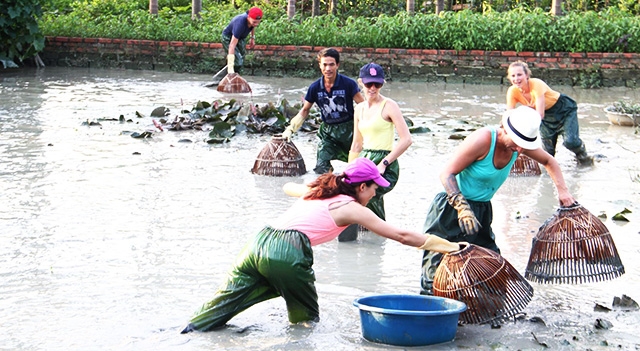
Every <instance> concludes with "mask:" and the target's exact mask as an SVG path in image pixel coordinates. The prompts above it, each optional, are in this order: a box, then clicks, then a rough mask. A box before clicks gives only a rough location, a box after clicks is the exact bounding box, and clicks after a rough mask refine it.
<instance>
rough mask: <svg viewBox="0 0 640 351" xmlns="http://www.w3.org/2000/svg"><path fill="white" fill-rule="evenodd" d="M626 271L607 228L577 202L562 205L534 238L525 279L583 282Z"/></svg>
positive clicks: (606, 277)
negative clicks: (565, 205) (571, 204)
mask: <svg viewBox="0 0 640 351" xmlns="http://www.w3.org/2000/svg"><path fill="white" fill-rule="evenodd" d="M623 274H624V266H623V265H622V262H621V261H620V256H619V255H618V250H617V249H616V246H615V244H614V242H613V239H612V238H611V234H610V233H609V230H608V229H607V227H606V226H605V225H604V223H602V221H600V219H598V217H596V216H594V215H593V214H592V213H591V212H589V211H588V210H587V209H586V208H584V207H582V206H581V205H579V204H578V203H575V204H574V205H573V206H570V207H563V208H559V209H558V210H557V211H556V213H555V214H554V215H553V216H551V218H549V219H548V220H547V221H546V222H544V223H543V224H542V226H541V227H540V229H539V230H538V233H537V234H536V236H535V237H534V238H533V245H532V247H531V254H530V255H529V262H528V264H527V269H526V271H525V275H524V276H525V278H527V279H528V280H531V281H534V282H537V283H559V284H563V283H570V284H576V283H577V284H580V283H588V282H597V281H602V280H609V279H614V278H617V277H619V276H621V275H623Z"/></svg>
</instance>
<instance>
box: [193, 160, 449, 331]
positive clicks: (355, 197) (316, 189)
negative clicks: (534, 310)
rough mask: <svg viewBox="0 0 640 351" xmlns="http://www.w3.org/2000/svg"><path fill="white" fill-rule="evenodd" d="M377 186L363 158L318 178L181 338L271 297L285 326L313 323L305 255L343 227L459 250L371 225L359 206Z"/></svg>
mask: <svg viewBox="0 0 640 351" xmlns="http://www.w3.org/2000/svg"><path fill="white" fill-rule="evenodd" d="M379 186H382V187H386V186H389V182H388V181H386V180H385V179H384V178H383V177H382V176H381V175H380V171H379V170H378V168H377V167H376V164H375V163H373V161H371V160H369V159H366V158H358V159H356V160H354V161H353V162H351V163H349V164H348V165H347V167H346V168H345V170H344V172H343V173H342V174H338V175H336V174H333V173H325V174H323V175H321V176H320V177H318V178H317V179H316V180H315V181H313V182H312V183H311V184H309V190H308V191H307V193H306V194H304V196H303V197H301V198H300V199H299V200H298V201H297V202H296V203H295V204H294V205H293V206H292V207H291V208H289V209H288V210H287V211H286V212H285V213H284V214H282V215H281V216H280V217H278V218H277V219H275V220H274V221H273V222H272V223H271V224H270V225H268V226H266V227H265V228H264V229H262V230H261V231H260V232H259V233H258V234H257V235H256V236H255V237H254V238H253V239H252V240H251V241H250V242H249V243H248V244H247V246H246V247H245V248H244V249H243V250H242V252H241V253H240V256H239V258H238V260H237V262H238V263H236V265H235V266H234V267H233V268H232V270H231V271H230V273H229V277H228V279H227V282H226V283H225V284H223V285H222V287H221V288H220V289H219V290H218V291H217V292H216V294H215V296H214V297H213V299H212V300H211V301H209V302H207V303H205V304H204V305H203V306H202V307H201V308H200V309H199V310H198V311H196V313H195V314H194V316H193V317H192V318H191V320H190V323H189V324H188V325H187V327H186V328H184V330H183V331H182V333H183V334H184V333H188V332H190V331H193V330H199V331H209V330H212V329H215V328H217V327H221V326H223V325H224V324H225V323H226V322H227V321H229V320H230V319H231V318H232V317H233V316H235V315H237V314H238V313H240V312H242V311H244V310H246V309H247V308H249V307H251V306H253V305H255V304H257V303H259V302H262V301H265V300H268V299H272V298H274V297H278V296H282V297H283V298H284V299H285V301H286V304H287V311H288V314H289V321H290V322H291V323H298V322H304V321H318V320H319V308H318V294H317V292H316V288H315V284H314V282H315V280H316V279H315V274H314V272H313V268H312V265H313V250H312V249H311V247H312V246H314V245H318V244H322V243H325V242H328V241H331V240H333V239H335V238H336V237H337V236H338V235H339V234H340V232H342V230H344V228H346V227H347V226H348V225H350V224H359V225H362V226H364V227H366V228H367V229H369V230H371V231H372V232H374V233H376V234H378V235H380V236H383V237H385V238H389V239H393V240H396V241H398V242H400V243H402V244H405V245H408V246H413V247H417V248H419V249H421V250H431V251H437V252H442V253H447V252H452V251H457V250H459V244H458V243H452V242H449V241H447V240H445V239H441V238H439V237H436V236H434V235H429V234H426V235H425V234H420V233H418V232H413V231H409V230H406V229H402V228H399V227H395V226H393V225H391V224H389V223H387V222H385V221H383V220H381V219H380V218H378V216H376V215H375V214H374V213H373V212H372V211H371V210H370V209H368V208H367V207H365V206H366V204H367V203H368V202H369V200H370V199H371V198H372V197H373V196H374V195H375V193H376V189H377V188H378V187H379Z"/></svg>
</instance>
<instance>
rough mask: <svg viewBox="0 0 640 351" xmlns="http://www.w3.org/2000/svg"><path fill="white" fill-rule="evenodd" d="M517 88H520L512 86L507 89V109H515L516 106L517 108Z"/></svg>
mask: <svg viewBox="0 0 640 351" xmlns="http://www.w3.org/2000/svg"><path fill="white" fill-rule="evenodd" d="M515 89H518V88H517V87H516V86H511V87H509V90H507V110H513V109H514V108H516V104H517V103H518V101H517V100H516V97H515V96H514V94H515Z"/></svg>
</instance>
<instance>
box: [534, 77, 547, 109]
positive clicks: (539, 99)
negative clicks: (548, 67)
mask: <svg viewBox="0 0 640 351" xmlns="http://www.w3.org/2000/svg"><path fill="white" fill-rule="evenodd" d="M536 82H538V81H536ZM546 90H547V88H546V84H535V85H534V87H533V89H532V90H531V96H532V97H535V99H536V111H538V114H539V115H540V118H544V111H545V109H546V105H545V101H544V93H545V92H546Z"/></svg>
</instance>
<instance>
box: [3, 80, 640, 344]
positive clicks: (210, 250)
mask: <svg viewBox="0 0 640 351" xmlns="http://www.w3.org/2000/svg"><path fill="white" fill-rule="evenodd" d="M209 78H210V77H208V76H201V75H187V74H175V73H158V72H144V71H118V70H112V71H103V70H86V69H63V68H46V69H44V70H40V71H36V70H26V71H20V72H11V73H7V72H2V71H0V194H1V198H0V199H1V200H0V218H1V219H2V221H1V222H0V238H2V245H0V323H1V325H2V328H3V333H2V336H1V337H0V340H1V342H0V349H3V350H5V349H6V350H221V349H225V350H246V349H256V350H303V349H304V350H327V349H332V350H382V349H389V347H388V346H385V345H376V344H373V343H369V342H367V341H364V340H363V339H362V337H361V332H360V324H359V323H360V322H359V317H358V312H357V309H356V308H355V307H354V306H353V305H352V302H353V300H354V299H355V298H357V297H361V296H363V295H368V294H375V293H409V294H415V293H417V292H418V289H419V277H420V260H421V253H420V252H419V251H418V250H415V249H411V248H408V247H406V246H402V245H400V244H398V243H395V242H392V241H388V240H384V239H381V238H379V237H376V236H374V235H363V236H361V237H360V238H359V240H358V241H357V242H355V243H338V242H337V241H335V242H331V243H328V244H325V245H322V246H319V247H316V248H315V249H314V252H315V262H316V263H315V266H314V268H315V271H316V275H317V288H318V292H319V296H320V297H319V298H320V301H319V302H320V308H321V322H320V323H318V324H317V325H316V326H314V327H313V328H307V327H304V326H289V325H288V322H287V318H286V309H285V306H284V302H283V300H282V299H274V300H271V301H269V302H266V303H263V304H259V305H257V306H255V307H252V308H251V309H249V310H247V311H245V312H243V313H242V314H240V315H239V316H237V317H236V318H234V319H232V321H231V323H230V325H229V327H228V328H225V329H223V330H220V331H216V332H210V333H191V334H188V335H180V334H179V331H180V330H181V327H183V326H184V325H185V323H186V322H187V320H188V318H189V317H190V315H191V314H192V312H193V311H194V310H195V309H196V308H197V307H198V306H199V305H200V304H202V303H203V302H204V301H206V300H207V299H209V298H210V297H211V296H212V294H213V293H214V291H215V289H216V287H217V286H218V284H220V283H221V282H222V280H223V278H224V276H225V274H226V271H227V269H228V268H229V267H230V265H231V263H232V262H233V260H234V259H235V256H236V254H237V253H238V252H239V250H240V249H241V248H242V246H243V245H244V243H245V241H246V239H247V237H249V236H250V235H253V234H254V233H255V232H256V231H258V230H259V229H260V228H261V227H262V226H263V225H264V224H265V223H266V222H267V220H268V219H269V218H271V217H272V216H274V215H276V214H277V213H279V212H281V211H283V210H284V209H285V208H286V207H288V206H289V205H290V204H291V203H292V202H293V201H294V199H292V198H289V197H287V196H285V195H284V194H283V192H282V190H281V186H282V185H283V184H284V183H286V182H288V181H292V180H293V181H298V182H303V181H308V180H311V179H313V178H314V177H315V175H314V174H313V173H312V172H309V173H307V174H306V175H304V176H302V177H299V178H272V177H263V176H256V175H253V174H251V173H250V171H249V170H250V169H251V167H252V166H253V162H254V160H255V157H256V156H257V154H258V152H259V151H260V149H261V148H262V146H264V144H265V143H266V142H267V140H268V137H267V136H261V135H244V134H243V135H239V136H236V137H234V138H233V139H232V140H231V142H229V143H227V144H223V145H209V144H206V143H205V142H204V140H205V139H206V133H205V132H195V131H184V132H168V131H165V132H162V133H161V132H155V133H154V135H153V138H152V139H145V140H140V139H134V138H131V137H130V135H129V134H128V132H130V131H137V132H143V131H145V130H153V124H152V121H151V119H150V118H148V117H147V118H136V117H135V116H134V114H135V111H140V112H141V113H142V114H144V115H147V116H148V115H149V114H150V112H151V111H152V110H153V109H154V108H155V107H157V106H161V105H164V106H167V107H169V108H170V109H171V111H172V113H173V114H177V113H178V112H179V111H180V110H181V109H191V107H192V106H193V105H194V104H195V103H196V102H197V101H198V100H205V101H213V100H215V99H218V98H222V99H228V98H229V97H228V96H222V95H221V94H220V93H218V92H217V91H215V90H214V89H210V88H206V87H204V86H203V84H204V83H207V80H208V79H209ZM249 78H250V79H249V80H250V82H251V84H252V87H253V89H254V94H253V96H236V98H238V99H243V100H252V101H253V102H254V103H265V102H274V101H276V100H277V99H279V98H283V97H284V98H287V99H289V100H290V101H298V100H299V99H301V98H302V96H303V95H304V93H305V91H306V87H307V86H308V84H309V83H310V81H309V80H303V79H277V78H267V77H249ZM559 90H561V91H562V92H564V93H566V94H568V95H570V96H573V97H574V98H575V99H576V100H577V101H578V102H579V107H580V110H579V113H580V125H581V130H580V132H581V137H582V139H583V140H584V141H585V143H586V145H587V149H588V151H589V152H590V153H592V154H599V155H601V156H602V157H601V158H600V159H599V162H597V163H596V164H595V166H593V167H586V168H584V167H578V166H577V165H576V164H575V162H574V160H573V159H572V155H571V153H570V152H569V151H568V150H566V149H564V148H562V147H560V148H559V151H558V154H557V158H558V160H559V162H560V163H561V166H562V169H563V171H564V174H565V178H566V181H567V184H568V186H569V188H570V190H571V192H572V194H573V195H574V196H575V197H576V198H577V199H578V201H579V202H580V203H581V204H582V205H584V206H585V207H586V208H587V209H589V210H590V211H591V212H592V213H594V214H600V213H602V212H604V213H606V214H607V218H608V219H606V220H605V221H604V222H605V224H606V226H607V227H608V229H609V231H610V232H611V234H612V236H613V238H614V240H615V242H616V245H617V248H618V251H619V253H620V256H621V258H622V262H623V263H624V265H625V269H626V274H625V275H623V276H622V277H620V278H618V279H615V280H611V281H607V282H600V283H590V284H583V285H542V284H535V283H532V286H533V287H534V289H535V295H534V297H533V300H532V301H531V303H530V304H529V305H528V306H527V308H526V309H525V310H524V312H526V313H527V315H529V316H539V317H541V318H542V319H543V320H544V321H545V322H546V326H544V325H541V324H533V323H529V322H517V323H508V324H505V325H503V326H502V328H500V329H491V328H490V327H489V326H486V325H480V326H477V325H468V326H463V327H461V328H459V329H458V334H457V337H456V340H455V341H453V342H451V343H446V344H442V345H438V346H435V347H430V348H429V349H439V350H452V349H458V348H464V349H487V350H488V349H491V350H496V349H497V350H499V349H511V350H515V349H542V346H541V345H540V344H538V343H537V342H536V341H535V340H534V336H533V335H535V336H536V337H537V338H538V341H540V342H542V343H546V344H547V345H549V347H550V348H551V349H576V350H578V349H580V350H583V349H586V348H591V349H593V350H598V349H602V350H605V349H623V350H633V349H638V348H640V336H638V334H637V332H636V330H637V325H638V322H640V312H621V311H613V312H609V313H604V312H594V309H593V307H594V305H595V304H596V303H600V304H602V305H605V306H611V302H612V300H613V298H614V297H615V296H621V295H622V294H627V295H629V296H630V297H632V298H634V299H635V300H637V301H640V293H639V291H640V261H639V260H638V259H637V257H638V254H640V241H639V236H638V234H639V231H640V225H639V223H640V183H638V182H634V181H633V180H632V179H633V177H634V176H637V175H638V174H639V173H640V136H638V135H635V134H634V133H633V128H630V127H617V126H613V125H610V124H609V123H608V122H607V120H606V117H605V115H604V113H603V111H602V109H603V108H604V107H605V106H606V105H607V104H609V103H611V102H614V101H617V100H618V99H620V98H623V97H626V98H630V99H633V101H635V102H638V101H640V92H639V91H637V90H628V89H622V88H616V89H603V90H580V89H573V88H571V87H561V88H559ZM505 93H506V87H500V86H486V85H455V84H447V85H445V84H427V83H389V84H387V85H386V86H385V88H384V90H383V94H386V95H388V96H390V97H392V98H394V99H396V100H397V101H398V102H399V103H400V104H401V107H402V108H403V110H404V113H405V114H406V115H407V116H408V117H410V118H412V119H413V121H414V122H415V123H416V124H417V125H425V126H428V127H429V128H431V129H432V132H431V133H427V134H417V135H414V144H413V145H412V146H411V148H410V149H409V150H408V151H407V153H406V154H405V155H403V156H402V157H401V158H400V163H401V169H402V171H401V177H400V181H399V183H398V185H397V186H396V188H395V189H394V190H393V191H392V192H391V193H389V194H388V195H387V196H385V199H386V200H385V201H386V209H387V217H388V220H389V221H390V222H393V223H395V224H398V225H401V226H404V227H408V228H413V229H416V230H419V229H420V228H421V227H422V223H423V221H424V217H425V215H426V210H427V207H428V206H429V203H430V201H431V199H432V198H433V196H434V195H435V194H436V193H437V192H438V191H440V189H441V188H442V187H441V185H440V183H439V181H438V173H439V171H440V167H441V165H442V164H443V162H445V161H446V160H447V158H448V156H449V155H450V153H451V151H452V148H453V147H455V145H456V144H457V143H458V141H456V140H450V139H448V136H449V134H450V132H451V130H452V128H453V126H452V125H454V124H456V123H457V121H459V120H462V119H467V120H473V121H476V122H479V123H486V124H494V123H497V122H498V120H499V115H500V113H501V112H502V111H503V110H504V100H505ZM121 114H123V115H125V116H126V117H131V118H132V119H133V120H134V123H129V124H120V123H118V122H103V123H102V126H101V127H87V126H83V125H82V122H84V121H87V120H95V119H97V118H101V117H115V118H117V117H118V116H119V115H121ZM180 139H191V140H193V141H194V142H193V143H179V142H178V141H179V140H180ZM294 142H295V143H296V145H297V146H298V148H299V149H300V151H301V153H302V154H303V156H304V158H305V161H306V163H307V168H309V169H311V168H312V167H313V165H314V164H315V146H316V140H315V136H314V135H300V134H298V135H297V136H296V137H295V139H294ZM493 206H494V212H495V218H494V231H495V232H496V233H497V242H498V244H499V245H500V247H501V249H502V254H503V256H505V257H506V258H507V259H508V260H509V261H510V262H511V263H512V264H513V265H514V266H515V267H516V268H517V269H518V270H519V271H520V272H521V273H524V269H525V267H526V263H527V260H528V256H529V251H530V249H531V239H532V237H533V236H534V235H535V233H536V232H537V229H538V227H539V226H540V225H541V224H542V223H543V222H544V220H545V219H547V218H548V217H550V216H551V215H552V214H553V212H554V211H555V209H556V208H557V200H556V197H555V191H554V187H553V184H552V182H551V181H550V179H549V177H548V176H546V175H545V174H543V175H542V176H540V177H529V178H524V177H521V178H510V179H509V180H508V181H507V183H506V184H505V185H504V186H503V187H502V188H501V189H500V191H499V192H498V193H497V195H496V196H495V198H494V201H493ZM624 208H627V209H629V210H631V211H632V213H630V214H627V218H628V219H629V220H630V222H628V223H625V222H619V221H612V220H611V217H612V216H613V215H614V214H615V213H618V212H620V211H622V210H623V209H624ZM598 318H603V319H606V320H608V321H610V322H611V323H612V324H613V328H611V329H609V330H599V329H595V328H594V323H595V320H596V319H598ZM607 345H608V346H607ZM416 349H421V348H416ZM423 349H426V348H423Z"/></svg>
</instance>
